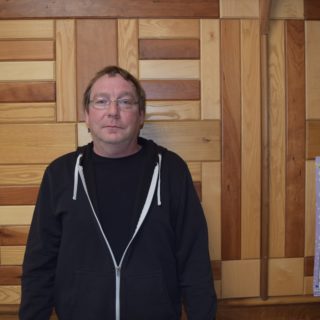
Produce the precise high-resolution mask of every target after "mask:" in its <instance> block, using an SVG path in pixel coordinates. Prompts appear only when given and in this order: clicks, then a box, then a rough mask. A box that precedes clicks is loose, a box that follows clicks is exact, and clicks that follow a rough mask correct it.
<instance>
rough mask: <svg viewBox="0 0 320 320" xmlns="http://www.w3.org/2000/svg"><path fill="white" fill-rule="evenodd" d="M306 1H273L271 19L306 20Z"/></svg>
mask: <svg viewBox="0 0 320 320" xmlns="http://www.w3.org/2000/svg"><path fill="white" fill-rule="evenodd" d="M303 2H304V0H281V1H272V3H271V11H270V16H271V18H276V19H281V18H283V19H288V18H291V19H295V18H300V19H303V18H304V7H303Z"/></svg>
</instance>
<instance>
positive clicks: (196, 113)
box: [146, 100, 200, 120]
mask: <svg viewBox="0 0 320 320" xmlns="http://www.w3.org/2000/svg"><path fill="white" fill-rule="evenodd" d="M146 111H147V112H146V120H200V101H190V100H185V101H147V105H146Z"/></svg>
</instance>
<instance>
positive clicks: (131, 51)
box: [118, 19, 139, 78]
mask: <svg viewBox="0 0 320 320" xmlns="http://www.w3.org/2000/svg"><path fill="white" fill-rule="evenodd" d="M138 55H139V54H138V20H136V19H119V20H118V61H119V66H120V67H121V68H124V69H126V70H128V71H129V72H130V73H131V74H133V75H134V76H135V77H136V78H138V77H139V66H138V59H139V58H138Z"/></svg>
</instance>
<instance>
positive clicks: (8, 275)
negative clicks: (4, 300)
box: [0, 266, 22, 317]
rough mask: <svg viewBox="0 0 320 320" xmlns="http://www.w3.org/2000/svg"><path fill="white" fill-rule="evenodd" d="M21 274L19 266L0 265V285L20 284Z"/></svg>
mask: <svg viewBox="0 0 320 320" xmlns="http://www.w3.org/2000/svg"><path fill="white" fill-rule="evenodd" d="M21 274H22V268H21V266H0V286H9V285H20V284H21ZM0 317H1V316H0Z"/></svg>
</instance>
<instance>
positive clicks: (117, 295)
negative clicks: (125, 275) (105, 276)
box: [115, 266, 121, 320]
mask: <svg viewBox="0 0 320 320" xmlns="http://www.w3.org/2000/svg"><path fill="white" fill-rule="evenodd" d="M115 268H116V320H120V279H121V266H116V267H115Z"/></svg>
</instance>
